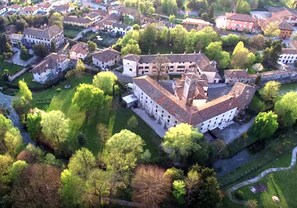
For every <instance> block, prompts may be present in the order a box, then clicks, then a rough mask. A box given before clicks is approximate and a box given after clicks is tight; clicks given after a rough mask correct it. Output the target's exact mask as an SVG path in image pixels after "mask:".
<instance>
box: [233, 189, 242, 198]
mask: <svg viewBox="0 0 297 208" xmlns="http://www.w3.org/2000/svg"><path fill="white" fill-rule="evenodd" d="M243 196H244V194H243V191H241V190H238V191H236V192H235V193H234V197H235V198H236V199H238V200H243V199H244V197H243Z"/></svg>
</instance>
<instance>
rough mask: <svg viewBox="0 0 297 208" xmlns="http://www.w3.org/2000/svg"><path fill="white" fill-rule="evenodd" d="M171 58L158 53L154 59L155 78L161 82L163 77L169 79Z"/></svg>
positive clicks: (153, 74)
mask: <svg viewBox="0 0 297 208" xmlns="http://www.w3.org/2000/svg"><path fill="white" fill-rule="evenodd" d="M169 62H170V60H169V59H168V58H167V57H166V56H164V55H160V54H158V55H157V57H156V58H155V59H154V61H153V63H154V64H155V69H154V70H153V73H152V76H153V78H154V79H155V80H156V81H157V82H159V81H160V80H161V79H168V73H167V70H168V63H169Z"/></svg>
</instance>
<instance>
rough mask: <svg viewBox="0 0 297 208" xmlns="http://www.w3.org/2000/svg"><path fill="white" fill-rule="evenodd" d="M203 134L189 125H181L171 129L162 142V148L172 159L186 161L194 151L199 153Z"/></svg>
mask: <svg viewBox="0 0 297 208" xmlns="http://www.w3.org/2000/svg"><path fill="white" fill-rule="evenodd" d="M202 138H203V134H201V133H200V132H198V130H197V129H195V128H193V127H192V126H191V125H189V124H185V123H181V124H178V125H176V127H172V128H170V129H169V130H168V131H167V132H166V134H165V136H164V138H163V142H162V146H163V148H164V150H165V151H166V152H168V153H169V156H170V157H171V158H172V159H176V160H178V161H185V160H186V159H187V157H189V156H190V155H191V154H192V153H193V152H194V151H199V149H201V146H200V144H199V141H200V140H202Z"/></svg>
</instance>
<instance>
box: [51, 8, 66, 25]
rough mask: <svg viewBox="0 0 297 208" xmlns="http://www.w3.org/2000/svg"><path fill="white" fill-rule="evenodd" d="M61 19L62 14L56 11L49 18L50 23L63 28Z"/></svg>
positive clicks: (62, 18) (62, 19)
mask: <svg viewBox="0 0 297 208" xmlns="http://www.w3.org/2000/svg"><path fill="white" fill-rule="evenodd" d="M63 21H64V17H63V15H62V14H60V13H58V12H54V13H53V14H52V15H51V16H50V18H49V24H50V25H57V26H58V27H60V28H63Z"/></svg>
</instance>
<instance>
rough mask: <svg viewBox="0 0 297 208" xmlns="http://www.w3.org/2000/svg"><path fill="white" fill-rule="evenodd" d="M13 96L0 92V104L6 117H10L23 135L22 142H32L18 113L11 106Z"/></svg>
mask: <svg viewBox="0 0 297 208" xmlns="http://www.w3.org/2000/svg"><path fill="white" fill-rule="evenodd" d="M13 98H14V97H12V96H8V95H5V94H3V93H2V92H0V106H2V107H4V108H5V109H7V111H8V118H9V119H11V120H12V122H13V124H14V126H15V127H17V128H18V129H19V130H20V132H21V134H22V136H23V141H24V143H26V144H28V143H32V144H34V142H33V141H32V140H31V138H30V135H29V134H28V133H27V132H26V131H24V129H23V125H22V123H21V122H20V118H19V116H18V114H17V113H16V111H15V110H14V108H13V107H12V102H13Z"/></svg>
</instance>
